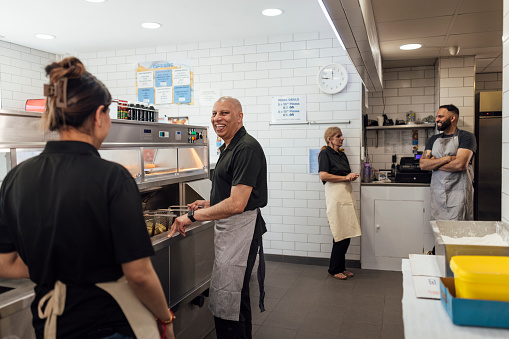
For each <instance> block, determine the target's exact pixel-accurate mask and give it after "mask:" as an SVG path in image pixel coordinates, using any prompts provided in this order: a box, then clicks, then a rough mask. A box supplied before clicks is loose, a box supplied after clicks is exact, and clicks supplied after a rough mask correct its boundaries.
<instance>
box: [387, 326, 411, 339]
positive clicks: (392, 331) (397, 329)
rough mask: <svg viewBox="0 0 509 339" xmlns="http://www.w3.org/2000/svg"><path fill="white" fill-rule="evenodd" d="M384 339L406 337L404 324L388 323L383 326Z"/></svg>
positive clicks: (402, 338) (401, 338)
mask: <svg viewBox="0 0 509 339" xmlns="http://www.w3.org/2000/svg"><path fill="white" fill-rule="evenodd" d="M381 338H382V339H404V338H405V335H404V329H403V325H387V324H383V326H382V336H381Z"/></svg>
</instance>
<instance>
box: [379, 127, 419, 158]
mask: <svg viewBox="0 0 509 339" xmlns="http://www.w3.org/2000/svg"><path fill="white" fill-rule="evenodd" d="M384 146H385V153H397V154H408V153H412V131H384Z"/></svg>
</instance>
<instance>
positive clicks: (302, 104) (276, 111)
mask: <svg viewBox="0 0 509 339" xmlns="http://www.w3.org/2000/svg"><path fill="white" fill-rule="evenodd" d="M272 122H273V123H285V122H307V119H306V96H305V95H296V96H291V97H272Z"/></svg>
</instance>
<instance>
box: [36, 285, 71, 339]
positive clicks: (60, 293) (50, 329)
mask: <svg viewBox="0 0 509 339" xmlns="http://www.w3.org/2000/svg"><path fill="white" fill-rule="evenodd" d="M66 293H67V287H66V285H65V284H64V283H63V282H61V281H60V280H57V282H55V287H54V288H53V289H52V290H51V291H49V292H48V293H46V295H44V297H42V298H41V300H39V305H38V306H37V311H38V314H39V318H41V319H46V321H45V323H44V338H45V339H54V338H56V336H57V317H58V316H59V315H62V313H64V308H65V297H66ZM45 303H46V307H44V304H45ZM43 308H44V310H43Z"/></svg>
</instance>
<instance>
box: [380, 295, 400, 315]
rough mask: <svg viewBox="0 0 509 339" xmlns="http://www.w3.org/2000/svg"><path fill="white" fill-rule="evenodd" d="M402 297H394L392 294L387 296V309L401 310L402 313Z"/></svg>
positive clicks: (385, 306) (385, 307)
mask: <svg viewBox="0 0 509 339" xmlns="http://www.w3.org/2000/svg"><path fill="white" fill-rule="evenodd" d="M401 298H402V297H392V296H387V295H386V296H385V305H384V309H385V310H393V311H399V312H400V313H401V309H402V307H401Z"/></svg>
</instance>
